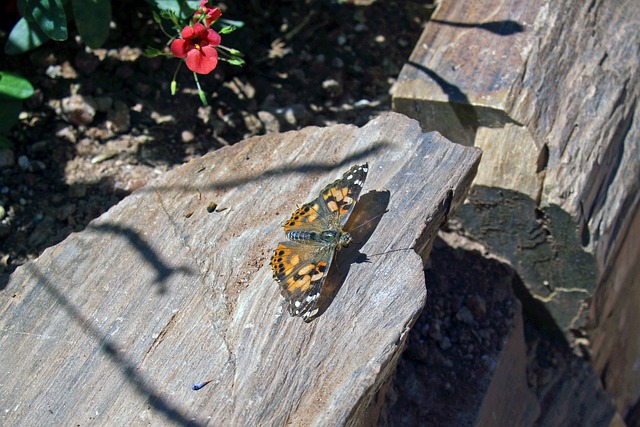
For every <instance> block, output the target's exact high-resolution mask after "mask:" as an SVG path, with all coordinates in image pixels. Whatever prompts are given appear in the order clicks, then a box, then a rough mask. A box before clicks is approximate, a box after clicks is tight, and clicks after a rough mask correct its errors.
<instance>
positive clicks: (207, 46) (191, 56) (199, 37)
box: [171, 24, 220, 74]
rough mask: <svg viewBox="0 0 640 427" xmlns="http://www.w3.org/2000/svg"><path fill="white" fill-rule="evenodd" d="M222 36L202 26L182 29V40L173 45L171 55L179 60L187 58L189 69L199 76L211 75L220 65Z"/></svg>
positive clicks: (174, 42) (197, 25) (177, 40)
mask: <svg viewBox="0 0 640 427" xmlns="http://www.w3.org/2000/svg"><path fill="white" fill-rule="evenodd" d="M219 44H220V34H218V33H216V32H215V31H213V30H212V29H211V28H209V29H207V28H205V26H204V25H202V24H196V25H194V26H193V27H191V26H186V27H184V28H183V29H182V38H181V39H175V40H174V41H173V42H172V43H171V53H172V54H173V56H175V57H178V58H184V57H186V58H187V67H188V68H189V69H190V70H191V71H193V72H194V73H198V74H209V73H210V72H212V71H213V69H214V68H216V65H218V51H217V50H216V48H215V46H218V45H219Z"/></svg>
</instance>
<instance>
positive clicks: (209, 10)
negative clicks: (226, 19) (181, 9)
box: [193, 0, 222, 28]
mask: <svg viewBox="0 0 640 427" xmlns="http://www.w3.org/2000/svg"><path fill="white" fill-rule="evenodd" d="M207 1H209V0H200V8H199V9H198V10H196V11H195V13H194V14H193V22H197V21H198V20H199V19H200V16H201V15H206V18H204V22H205V24H206V26H207V28H209V27H210V26H211V24H213V23H214V22H216V21H217V20H218V18H220V17H221V16H222V12H221V11H220V9H218V8H217V7H209V6H207Z"/></svg>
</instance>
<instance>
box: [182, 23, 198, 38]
mask: <svg viewBox="0 0 640 427" xmlns="http://www.w3.org/2000/svg"><path fill="white" fill-rule="evenodd" d="M194 34H195V31H194V29H193V27H192V26H190V25H187V26H186V27H184V28H183V29H182V38H183V39H190V38H191V37H193V35H194Z"/></svg>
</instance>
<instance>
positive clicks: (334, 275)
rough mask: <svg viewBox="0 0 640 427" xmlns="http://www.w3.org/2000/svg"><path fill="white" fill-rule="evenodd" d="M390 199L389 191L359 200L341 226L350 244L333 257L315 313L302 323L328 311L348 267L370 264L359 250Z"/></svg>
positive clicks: (364, 195) (377, 192)
mask: <svg viewBox="0 0 640 427" xmlns="http://www.w3.org/2000/svg"><path fill="white" fill-rule="evenodd" d="M390 197H391V193H390V192H389V191H376V190H373V191H370V192H368V193H367V194H363V195H362V196H360V199H359V200H358V203H356V206H355V207H354V209H353V212H352V213H351V216H350V217H349V220H348V221H347V223H346V224H345V226H344V230H345V231H346V232H348V233H349V234H350V235H351V238H352V239H353V240H352V241H351V244H350V245H349V246H348V247H346V248H343V249H342V250H340V251H338V252H337V253H336V256H335V259H334V260H333V262H332V263H331V267H330V269H329V273H328V274H327V278H326V280H325V282H324V285H323V286H322V290H321V291H320V296H319V297H318V302H317V304H316V308H317V312H316V313H315V314H314V315H313V316H311V317H309V318H308V319H305V321H306V322H307V323H308V322H311V321H313V320H314V319H316V318H318V317H320V316H321V315H322V314H323V313H324V312H325V311H327V309H328V308H329V306H330V305H331V303H332V302H333V300H334V299H335V297H336V296H337V295H338V292H339V291H340V288H341V287H342V285H343V284H344V281H345V279H346V278H347V275H348V274H349V270H350V269H351V264H354V263H357V264H361V263H365V262H369V259H368V257H367V255H366V254H363V253H361V252H360V249H362V247H363V246H364V244H365V243H366V242H367V241H368V240H369V238H370V237H371V235H372V234H373V232H374V231H375V229H376V228H377V227H378V224H379V223H380V221H381V220H382V216H383V215H384V214H385V213H386V212H387V207H388V206H389V199H390Z"/></svg>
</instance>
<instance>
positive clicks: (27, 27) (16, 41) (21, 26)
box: [4, 18, 49, 55]
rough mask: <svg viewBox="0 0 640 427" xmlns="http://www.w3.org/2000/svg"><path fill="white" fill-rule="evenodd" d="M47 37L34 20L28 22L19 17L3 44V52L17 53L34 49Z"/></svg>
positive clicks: (47, 38) (8, 53)
mask: <svg viewBox="0 0 640 427" xmlns="http://www.w3.org/2000/svg"><path fill="white" fill-rule="evenodd" d="M47 40H49V37H47V35H46V34H45V33H44V32H43V31H42V30H41V29H40V27H38V25H37V24H36V23H35V22H29V21H27V20H26V19H24V18H21V19H20V20H19V21H18V22H17V23H16V25H15V26H14V27H13V29H12V30H11V33H10V34H9V38H8V39H7V43H6V44H5V45H4V53H6V54H7V55H18V54H21V53H25V52H28V51H30V50H31V49H35V48H37V47H38V46H40V45H42V43H44V42H46V41H47Z"/></svg>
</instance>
